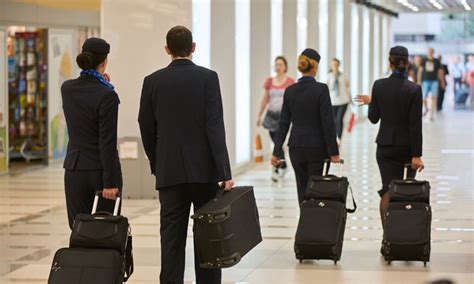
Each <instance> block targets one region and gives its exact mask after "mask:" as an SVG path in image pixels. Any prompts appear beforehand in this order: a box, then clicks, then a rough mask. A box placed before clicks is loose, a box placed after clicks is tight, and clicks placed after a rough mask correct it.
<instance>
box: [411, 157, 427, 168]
mask: <svg viewBox="0 0 474 284" xmlns="http://www.w3.org/2000/svg"><path fill="white" fill-rule="evenodd" d="M411 168H412V169H414V170H416V171H422V170H423V169H424V168H425V164H424V163H423V160H422V159H421V157H414V158H412V159H411Z"/></svg>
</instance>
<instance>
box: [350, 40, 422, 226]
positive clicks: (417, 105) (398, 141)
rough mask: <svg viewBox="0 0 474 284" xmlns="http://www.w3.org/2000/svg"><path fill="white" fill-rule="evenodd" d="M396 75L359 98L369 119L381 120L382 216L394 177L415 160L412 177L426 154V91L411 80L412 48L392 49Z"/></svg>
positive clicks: (419, 168)
mask: <svg viewBox="0 0 474 284" xmlns="http://www.w3.org/2000/svg"><path fill="white" fill-rule="evenodd" d="M389 61H390V68H391V70H392V75H391V76H390V77H389V78H384V79H380V80H377V81H375V83H374V86H373V88H372V96H362V95H360V96H357V99H356V101H358V102H362V103H364V104H368V105H369V120H370V121H371V122H372V123H374V124H376V123H378V122H379V121H380V128H379V132H378V135H377V140H376V143H377V163H378V165H379V170H380V175H381V176H382V189H381V190H380V191H379V192H378V193H379V195H380V197H381V200H380V216H381V220H382V225H384V223H385V220H384V216H385V213H386V212H387V208H388V204H389V201H390V200H389V195H388V186H389V184H390V182H391V181H392V180H394V179H402V178H403V169H404V166H405V164H407V163H411V168H412V169H411V170H409V173H408V175H409V177H414V176H415V174H416V170H422V169H423V167H424V165H423V161H422V159H421V155H422V142H423V137H422V132H421V128H422V109H423V106H422V91H421V87H420V85H417V84H415V83H413V82H411V81H409V80H408V72H407V68H408V65H409V62H408V50H407V49H406V48H405V47H403V46H395V47H393V48H392V49H390V57H389Z"/></svg>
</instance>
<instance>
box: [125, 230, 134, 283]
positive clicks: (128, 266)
mask: <svg viewBox="0 0 474 284" xmlns="http://www.w3.org/2000/svg"><path fill="white" fill-rule="evenodd" d="M132 250H133V249H132V236H131V235H130V236H128V241H127V248H126V249H125V276H124V278H123V281H124V282H127V280H128V279H129V278H130V276H132V274H133V270H134V264H133V252H132Z"/></svg>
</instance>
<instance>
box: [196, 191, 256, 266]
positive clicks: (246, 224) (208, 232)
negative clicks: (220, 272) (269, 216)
mask: <svg viewBox="0 0 474 284" xmlns="http://www.w3.org/2000/svg"><path fill="white" fill-rule="evenodd" d="M192 219H193V220H194V229H193V231H194V239H195V245H196V249H197V252H198V255H199V259H200V262H201V263H200V266H201V267H202V268H226V267H231V266H234V265H235V264H237V263H238V262H239V261H240V260H241V258H242V257H243V256H244V255H245V254H246V253H247V252H249V251H250V250H251V249H252V248H254V247H255V246H256V245H258V244H259V243H260V242H261V241H262V234H261V232H260V222H259V217H258V210H257V204H256V201H255V196H254V193H253V187H251V186H242V187H235V188H233V189H232V190H231V191H226V192H224V191H223V190H220V191H219V192H218V194H217V195H216V197H215V198H214V199H212V200H211V201H209V202H208V203H206V204H205V205H204V206H203V207H201V208H199V210H197V211H196V212H195V213H194V215H192Z"/></svg>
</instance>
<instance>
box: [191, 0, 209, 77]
mask: <svg viewBox="0 0 474 284" xmlns="http://www.w3.org/2000/svg"><path fill="white" fill-rule="evenodd" d="M193 37H194V42H196V52H194V54H193V61H194V62H195V63H196V64H198V65H201V66H204V67H207V68H209V67H210V66H211V0H193Z"/></svg>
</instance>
